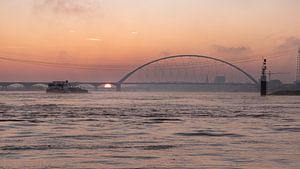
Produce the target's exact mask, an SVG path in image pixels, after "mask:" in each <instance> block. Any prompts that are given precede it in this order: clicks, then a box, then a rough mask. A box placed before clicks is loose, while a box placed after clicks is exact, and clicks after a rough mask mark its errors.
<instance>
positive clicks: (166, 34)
mask: <svg viewBox="0 0 300 169" xmlns="http://www.w3.org/2000/svg"><path fill="white" fill-rule="evenodd" d="M299 9H300V1H299V0H1V1H0V22H1V23H0V81H30V80H31V81H45V80H47V81H48V80H57V79H58V80H60V79H69V80H77V81H79V80H85V81H103V80H107V81H111V80H112V81H114V80H118V79H119V78H121V76H122V75H123V74H125V73H126V72H127V71H128V70H130V69H132V68H134V67H135V66H138V65H140V64H143V63H145V62H147V61H151V60H153V59H157V58H160V57H163V56H168V55H175V54H202V55H209V56H214V57H217V58H223V59H225V60H226V59H228V60H230V59H229V58H241V59H243V58H246V57H251V58H253V59H254V60H255V59H257V61H253V62H249V63H238V66H240V67H241V68H243V69H245V70H246V71H248V72H249V73H251V74H253V75H254V76H255V77H257V78H258V75H259V73H260V67H261V60H260V59H261V58H262V56H265V57H267V58H268V60H269V63H268V64H269V68H270V70H271V71H273V72H289V73H290V74H288V75H285V76H281V77H280V79H281V80H284V81H287V82H292V81H293V80H295V72H296V56H297V50H298V47H299V45H300V12H299ZM7 58H10V59H12V60H9V59H7ZM26 61H38V62H53V63H63V64H64V63H67V64H74V65H76V64H80V65H81V64H83V65H98V66H99V67H98V68H97V70H85V69H68V68H59V67H58V66H55V67H53V66H51V65H46V66H45V65H44V64H37V63H32V62H30V63H29V62H27V63H24V62H26Z"/></svg>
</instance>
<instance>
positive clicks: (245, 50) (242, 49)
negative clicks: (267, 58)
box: [213, 45, 252, 56]
mask: <svg viewBox="0 0 300 169" xmlns="http://www.w3.org/2000/svg"><path fill="white" fill-rule="evenodd" d="M213 50H214V52H217V53H218V54H221V55H226V56H227V55H231V56H237V55H249V54H251V53H252V49H251V48H250V47H246V46H237V47H227V46H221V45H214V46H213Z"/></svg>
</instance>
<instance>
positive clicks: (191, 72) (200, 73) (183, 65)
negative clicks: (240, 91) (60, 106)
mask: <svg viewBox="0 0 300 169" xmlns="http://www.w3.org/2000/svg"><path fill="white" fill-rule="evenodd" d="M212 68H214V70H212ZM225 76H226V80H225ZM230 76H232V78H231V79H230V78H229V77H230ZM212 77H215V80H214V81H212V79H211V78H212ZM236 77H241V78H243V80H244V81H242V80H241V78H240V79H239V78H236ZM47 84H48V82H0V86H2V89H4V90H5V89H7V88H9V87H10V86H13V85H15V86H22V88H23V89H28V90H29V89H31V88H34V87H35V88H37V87H40V88H41V87H45V86H46V85H47ZM82 84H85V85H90V86H94V87H95V88H98V87H99V86H103V85H105V84H111V85H113V86H115V88H116V90H117V91H120V90H121V88H122V86H123V85H186V86H188V85H190V86H192V85H193V86H224V85H227V86H238V85H239V86H241V85H247V86H249V85H250V86H252V87H254V88H257V89H258V82H257V80H256V79H255V78H254V77H253V76H252V75H250V74H249V73H247V72H246V71H245V70H243V69H242V68H240V67H238V66H237V65H235V64H233V63H230V62H228V61H225V60H222V59H218V58H214V57H210V56H204V55H174V56H168V57H163V58H159V59H156V60H153V61H150V62H147V63H145V64H143V65H141V66H139V67H137V68H135V69H133V70H132V71H130V72H128V73H126V74H125V75H124V76H123V77H122V78H121V79H120V80H119V81H117V82H109V81H106V82H73V85H75V86H78V85H82Z"/></svg>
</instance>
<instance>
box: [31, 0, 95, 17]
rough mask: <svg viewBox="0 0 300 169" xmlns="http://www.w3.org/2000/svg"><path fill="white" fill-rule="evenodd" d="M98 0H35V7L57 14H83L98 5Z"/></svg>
mask: <svg viewBox="0 0 300 169" xmlns="http://www.w3.org/2000/svg"><path fill="white" fill-rule="evenodd" d="M96 4H97V3H96V0H84V1H80V0H35V1H34V9H35V10H38V11H51V12H53V13H57V14H82V13H86V12H89V11H91V10H93V9H94V8H95V7H96Z"/></svg>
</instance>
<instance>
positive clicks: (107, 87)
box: [104, 84, 112, 89]
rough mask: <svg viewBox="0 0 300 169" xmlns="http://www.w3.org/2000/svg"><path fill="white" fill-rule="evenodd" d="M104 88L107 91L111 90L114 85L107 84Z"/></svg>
mask: <svg viewBox="0 0 300 169" xmlns="http://www.w3.org/2000/svg"><path fill="white" fill-rule="evenodd" d="M104 88H105V89H110V88H112V85H111V84H105V85H104Z"/></svg>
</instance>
